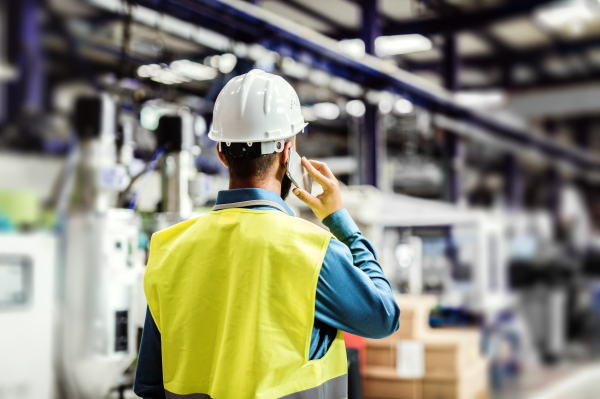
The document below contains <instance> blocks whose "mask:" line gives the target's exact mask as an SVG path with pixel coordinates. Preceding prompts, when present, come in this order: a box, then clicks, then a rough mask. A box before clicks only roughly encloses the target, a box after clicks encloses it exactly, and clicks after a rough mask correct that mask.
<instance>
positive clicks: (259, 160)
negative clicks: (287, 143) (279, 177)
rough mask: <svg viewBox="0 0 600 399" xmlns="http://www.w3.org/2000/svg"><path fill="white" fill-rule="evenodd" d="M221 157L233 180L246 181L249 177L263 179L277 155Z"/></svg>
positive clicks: (227, 155)
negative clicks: (223, 158)
mask: <svg viewBox="0 0 600 399" xmlns="http://www.w3.org/2000/svg"><path fill="white" fill-rule="evenodd" d="M223 156H224V157H225V161H227V167H228V168H229V176H231V177H233V178H235V179H248V178H250V177H256V178H258V179H264V178H265V177H266V176H267V174H268V173H269V170H270V169H271V167H272V166H273V163H274V162H275V160H276V159H277V153H273V154H264V155H259V156H257V157H243V158H234V157H232V156H231V155H229V154H223Z"/></svg>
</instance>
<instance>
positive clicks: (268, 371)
mask: <svg viewBox="0 0 600 399" xmlns="http://www.w3.org/2000/svg"><path fill="white" fill-rule="evenodd" d="M331 238H332V235H331V234H329V233H328V232H326V231H325V230H323V229H321V228H319V227H317V226H315V225H313V224H311V223H309V222H307V221H305V220H302V219H299V218H294V217H290V216H287V215H286V214H284V213H282V212H279V211H264V210H253V209H243V208H233V209H223V210H218V211H213V212H211V213H209V214H208V215H205V216H201V217H199V218H195V219H192V220H189V221H186V222H183V223H180V224H177V225H175V226H173V227H171V228H168V229H166V230H163V231H160V232H158V233H155V234H154V235H153V236H152V241H151V249H150V259H149V261H148V267H147V269H146V274H145V277H144V289H145V292H146V298H147V300H148V305H149V308H150V312H151V314H152V317H153V318H154V321H155V323H156V326H157V327H158V330H159V331H160V334H161V344H162V365H163V382H164V387H165V391H166V395H167V398H188V399H209V398H212V399H230V398H233V399H237V398H261V399H275V398H283V397H285V398H286V399H313V398H315V399H317V398H319V399H343V398H346V397H347V360H346V349H345V345H344V340H343V336H342V332H341V331H338V334H337V336H336V338H335V340H334V341H333V342H332V344H331V346H330V347H329V350H328V351H327V353H326V354H325V356H324V357H323V358H321V359H318V360H309V349H310V340H311V333H312V329H313V324H314V317H315V295H316V287H317V280H318V277H319V272H320V270H321V265H322V263H323V258H324V256H325V252H326V250H327V246H328V244H329V241H330V239H331Z"/></svg>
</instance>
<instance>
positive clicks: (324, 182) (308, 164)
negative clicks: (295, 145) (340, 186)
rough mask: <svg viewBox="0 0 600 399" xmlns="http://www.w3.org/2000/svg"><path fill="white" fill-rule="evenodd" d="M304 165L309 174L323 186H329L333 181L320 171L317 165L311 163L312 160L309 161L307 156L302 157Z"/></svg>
mask: <svg viewBox="0 0 600 399" xmlns="http://www.w3.org/2000/svg"><path fill="white" fill-rule="evenodd" d="M302 165H303V166H304V168H306V171H307V172H308V174H309V175H310V176H311V177H312V178H313V179H314V180H315V181H316V182H317V183H319V184H320V185H321V186H323V188H325V187H329V186H330V184H331V182H330V181H329V179H327V178H326V177H325V176H323V174H322V173H321V172H319V171H318V170H317V169H315V167H314V166H313V165H312V164H311V161H308V160H307V159H306V158H302Z"/></svg>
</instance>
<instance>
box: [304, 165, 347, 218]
mask: <svg viewBox="0 0 600 399" xmlns="http://www.w3.org/2000/svg"><path fill="white" fill-rule="evenodd" d="M302 165H303V166H304V168H305V169H306V171H307V172H308V174H309V175H310V176H311V177H312V178H313V180H314V181H316V182H317V183H319V184H320V185H321V187H323V192H322V193H321V194H319V195H317V196H316V197H315V196H312V195H311V194H309V193H308V192H306V191H305V190H302V189H300V188H294V190H293V193H294V194H296V196H297V197H298V198H300V199H301V200H302V201H303V202H304V203H305V204H306V205H308V206H310V209H312V211H313V212H314V213H315V215H317V217H318V218H319V219H321V220H323V219H325V218H326V217H327V216H329V215H331V214H332V213H334V212H337V211H339V210H340V209H342V208H343V207H344V205H343V204H342V194H341V193H340V184H339V183H338V181H337V179H336V178H335V176H334V175H333V173H331V170H329V167H327V165H326V164H324V163H323V162H317V161H309V160H307V159H306V158H304V157H302Z"/></svg>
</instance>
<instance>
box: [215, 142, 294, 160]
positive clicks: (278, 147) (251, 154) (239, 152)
mask: <svg viewBox="0 0 600 399" xmlns="http://www.w3.org/2000/svg"><path fill="white" fill-rule="evenodd" d="M252 144H254V143H227V142H220V143H219V149H220V151H221V153H222V154H223V155H229V156H230V157H232V158H255V157H258V156H260V155H265V154H273V153H279V152H281V151H283V149H284V147H285V140H277V141H264V142H261V143H255V144H260V145H252Z"/></svg>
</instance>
